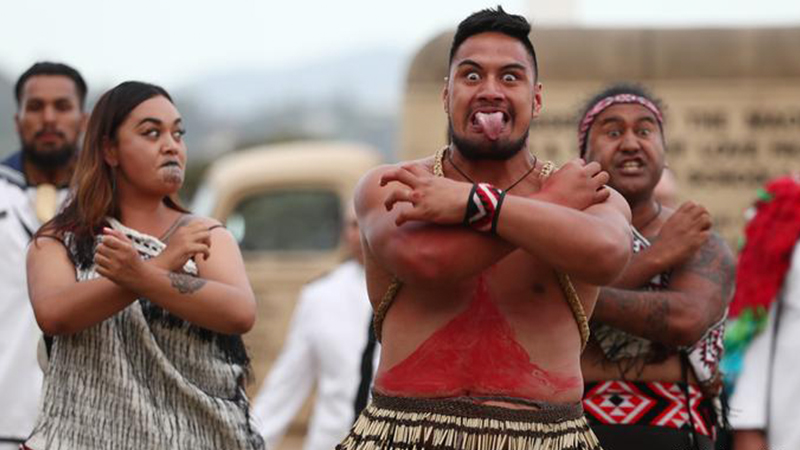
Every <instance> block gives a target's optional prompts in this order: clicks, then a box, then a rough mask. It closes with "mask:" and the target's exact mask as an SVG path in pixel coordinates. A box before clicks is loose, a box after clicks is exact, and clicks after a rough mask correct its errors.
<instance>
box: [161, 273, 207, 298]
mask: <svg viewBox="0 0 800 450" xmlns="http://www.w3.org/2000/svg"><path fill="white" fill-rule="evenodd" d="M167 276H168V277H169V281H170V284H171V285H172V287H173V288H175V289H177V290H178V292H180V293H181V294H192V293H194V292H197V291H199V290H200V289H201V288H202V287H203V286H205V284H206V280H204V279H202V278H197V277H193V276H191V275H186V274H185V273H175V272H170V273H169V274H167Z"/></svg>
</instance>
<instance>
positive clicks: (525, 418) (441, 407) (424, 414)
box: [336, 394, 600, 450]
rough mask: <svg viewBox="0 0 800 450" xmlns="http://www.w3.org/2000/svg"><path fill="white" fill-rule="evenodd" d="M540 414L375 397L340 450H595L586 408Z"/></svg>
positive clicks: (549, 408) (548, 408)
mask: <svg viewBox="0 0 800 450" xmlns="http://www.w3.org/2000/svg"><path fill="white" fill-rule="evenodd" d="M536 406H538V408H539V409H537V410H529V409H510V408H502V407H498V406H487V405H481V404H477V403H474V402H471V401H469V400H467V399H419V398H409V397H388V396H383V395H379V394H375V396H374V397H373V400H372V403H370V404H369V406H367V408H365V409H364V411H362V413H361V415H360V416H359V417H358V419H357V420H356V423H355V424H354V425H353V428H352V429H351V430H350V434H349V435H348V436H347V437H346V438H345V439H344V441H342V443H341V444H339V445H338V446H337V447H336V448H337V450H379V449H380V450H389V449H398V450H406V449H408V450H434V449H435V450H525V449H535V450H595V449H600V444H599V443H598V441H597V438H596V437H595V435H594V433H592V430H591V429H590V428H589V425H588V424H587V422H586V419H585V418H584V416H583V409H582V407H581V405H580V403H575V404H549V403H541V404H537V405H536Z"/></svg>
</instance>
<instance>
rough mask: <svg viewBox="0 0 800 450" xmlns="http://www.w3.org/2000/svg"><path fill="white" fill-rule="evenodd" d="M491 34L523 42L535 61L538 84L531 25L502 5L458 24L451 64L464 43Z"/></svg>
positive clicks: (535, 74)
mask: <svg viewBox="0 0 800 450" xmlns="http://www.w3.org/2000/svg"><path fill="white" fill-rule="evenodd" d="M491 32H494V33H502V34H505V35H507V36H511V37H513V38H514V39H516V40H518V41H520V42H522V45H523V46H525V49H526V50H527V51H528V54H530V56H531V60H532V61H533V80H534V82H536V80H537V79H538V78H539V64H538V63H537V61H536V50H535V49H534V48H533V44H532V43H531V40H530V38H529V36H528V35H529V34H530V32H531V24H530V22H528V20H527V19H526V18H524V17H522V16H518V15H516V14H508V13H507V12H505V11H503V7H502V6H500V5H498V6H497V9H491V8H487V9H484V10H481V11H478V12H476V13H473V14H472V15H470V16H469V17H467V18H466V19H464V20H463V21H461V23H460V24H458V28H457V29H456V34H455V36H453V43H452V44H451V45H450V64H452V63H453V58H454V57H455V55H456V52H457V51H458V48H459V47H461V44H463V43H464V41H466V40H467V39H468V38H470V37H472V36H475V35H476V34H480V33H491Z"/></svg>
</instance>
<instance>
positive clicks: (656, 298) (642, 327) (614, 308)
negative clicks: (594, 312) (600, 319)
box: [597, 288, 670, 341]
mask: <svg viewBox="0 0 800 450" xmlns="http://www.w3.org/2000/svg"><path fill="white" fill-rule="evenodd" d="M600 297H601V299H600V301H598V303H597V304H598V306H600V305H602V308H603V315H604V316H605V317H606V318H608V320H607V321H606V322H607V323H608V324H609V325H611V326H614V327H616V328H620V329H623V330H626V331H627V332H628V333H631V334H634V335H637V336H640V337H643V338H647V339H650V340H654V341H660V340H661V339H663V338H664V337H665V336H666V335H667V334H668V333H669V331H670V330H669V314H670V304H669V300H668V299H666V298H663V297H662V296H660V294H659V292H657V291H633V290H627V289H615V288H603V289H602V290H601V294H600ZM637 318H640V319H637Z"/></svg>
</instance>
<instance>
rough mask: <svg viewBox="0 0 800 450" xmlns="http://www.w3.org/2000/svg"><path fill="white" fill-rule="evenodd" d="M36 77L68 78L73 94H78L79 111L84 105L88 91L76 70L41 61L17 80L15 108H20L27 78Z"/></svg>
mask: <svg viewBox="0 0 800 450" xmlns="http://www.w3.org/2000/svg"><path fill="white" fill-rule="evenodd" d="M37 75H61V76H65V77H67V78H69V79H70V80H72V81H73V82H74V83H75V92H76V93H77V94H78V99H79V100H80V107H81V110H82V109H83V108H84V106H85V105H86V92H87V91H88V89H87V87H86V81H84V79H83V77H82V76H81V74H80V73H78V71H77V70H75V69H73V68H72V67H70V66H68V65H66V64H62V63H54V62H49V61H41V62H37V63H36V64H34V65H32V66H31V67H30V69H28V70H26V71H25V72H24V73H23V74H22V75H20V76H19V79H17V84H16V85H15V86H14V93H15V94H16V97H17V108H19V107H20V106H21V102H22V90H23V89H24V88H25V83H26V82H27V81H28V79H29V78H31V77H35V76H37Z"/></svg>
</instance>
